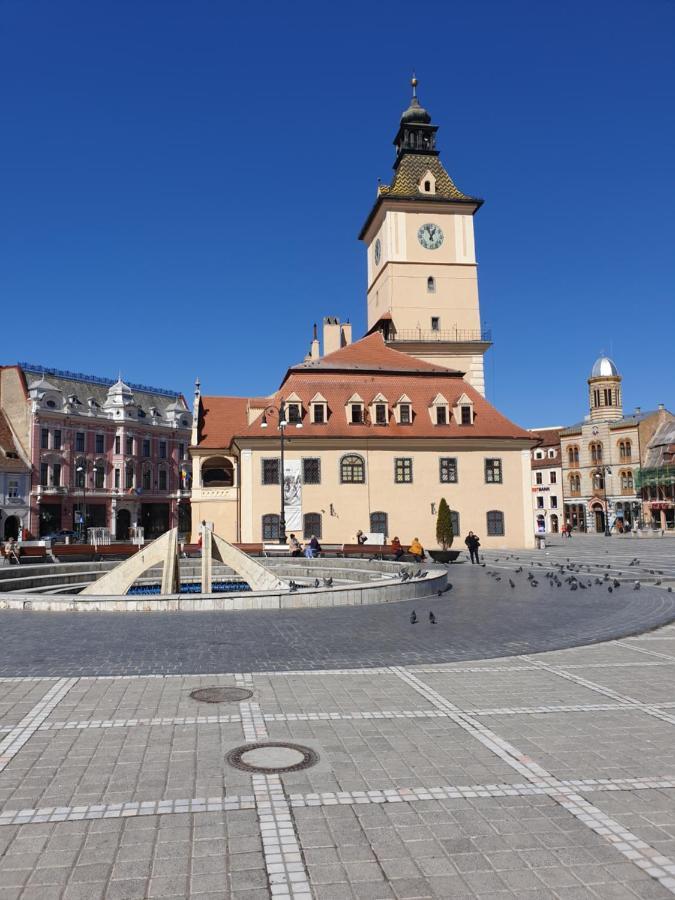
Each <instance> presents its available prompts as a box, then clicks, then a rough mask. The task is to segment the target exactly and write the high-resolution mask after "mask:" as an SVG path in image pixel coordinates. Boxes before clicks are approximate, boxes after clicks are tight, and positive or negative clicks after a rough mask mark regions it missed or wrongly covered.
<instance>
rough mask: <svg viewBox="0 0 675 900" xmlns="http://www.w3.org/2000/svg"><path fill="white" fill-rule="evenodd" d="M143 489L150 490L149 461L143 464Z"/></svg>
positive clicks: (150, 467) (150, 471)
mask: <svg viewBox="0 0 675 900" xmlns="http://www.w3.org/2000/svg"><path fill="white" fill-rule="evenodd" d="M142 484H143V490H144V491H149V490H152V466H151V465H150V464H149V463H146V464H145V465H144V466H143V481H142Z"/></svg>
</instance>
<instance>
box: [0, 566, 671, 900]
mask: <svg viewBox="0 0 675 900" xmlns="http://www.w3.org/2000/svg"><path fill="white" fill-rule="evenodd" d="M492 565H493V566H497V565H499V566H500V567H501V568H502V569H503V570H505V571H506V572H507V573H508V571H509V569H513V568H515V567H517V565H518V563H517V561H516V560H515V559H513V558H510V559H509V558H507V557H506V556H505V557H504V559H503V560H494V561H493V562H492ZM472 577H473V578H474V579H475V580H476V583H477V584H480V583H481V579H486V578H489V577H491V576H488V575H487V574H486V573H485V572H480V573H478V572H476V573H475V574H474V575H472ZM507 577H508V576H507ZM493 580H494V579H493ZM662 593H663V591H662ZM648 603H651V601H648ZM400 608H401V609H402V610H404V611H405V608H406V607H405V604H401V605H400ZM645 608H647V607H645ZM636 609H637V607H636ZM375 612H377V610H376V611H375ZM369 614H370V613H369ZM504 614H505V615H507V614H508V613H507V612H505V613H504ZM226 616H227V614H226ZM33 621H35V622H37V623H38V627H39V623H40V620H39V619H38V620H33ZM62 621H64V623H65V626H66V630H67V629H68V627H69V624H68V622H67V621H66V620H62ZM90 621H92V622H93V620H90ZM99 621H100V622H102V621H104V620H99ZM174 621H175V620H174ZM225 621H226V622H227V621H228V620H227V618H225ZM232 621H233V620H232ZM56 624H57V625H58V623H56ZM85 624H86V623H85ZM425 624H426V623H425ZM50 627H52V626H50ZM77 627H78V628H80V627H81V625H80V624H78V626H77ZM92 627H94V628H95V629H96V628H98V627H99V625H98V623H96V622H94V623H93V626H92ZM408 627H411V626H408ZM427 627H428V626H427ZM495 627H497V626H495ZM479 630H480V629H479ZM415 639H416V640H418V638H415ZM259 640H260V641H261V642H262V643H263V644H264V641H265V634H264V633H261V634H260V637H259ZM419 640H421V638H419ZM466 640H467V636H466V635H464V636H463V637H462V641H463V642H465V641H466ZM482 640H483V639H482V637H480V636H479V638H478V641H477V646H478V647H481V646H483V644H482ZM448 641H449V645H450V643H451V638H448ZM259 659H260V657H257V658H256V659H254V660H252V662H254V663H255V662H256V661H258V660H259ZM223 662H224V663H225V664H224V665H223V667H222V670H221V671H220V672H215V673H214V674H208V673H198V672H187V673H185V674H181V673H176V674H171V673H167V672H152V671H149V669H151V665H149V664H148V661H147V660H146V661H145V662H144V663H143V661H142V660H141V659H139V660H137V661H136V662H135V663H134V666H133V667H131V670H130V671H127V672H120V671H118V670H117V668H116V667H114V666H111V668H112V669H113V671H105V667H104V666H103V667H102V670H101V671H100V672H99V673H81V674H78V672H77V671H76V670H77V660H76V659H73V666H72V669H70V670H65V671H63V672H62V674H52V675H46V674H45V671H44V669H45V668H48V666H49V664H40V663H39V662H33V663H32V669H33V671H32V673H24V674H22V675H18V674H14V675H12V674H9V673H8V674H7V675H6V676H5V678H6V680H4V681H0V729H1V730H0V900H31V898H35V900H38V898H39V900H43V898H55V900H56V898H58V900H71V898H73V900H75V898H82V900H89V898H104V900H108V898H110V900H115V898H119V900H123V898H126V900H136V898H138V900H145V898H155V897H187V898H204V900H207V898H210V900H216V898H219V900H221V898H228V900H262V898H305V900H308V898H317V900H324V898H325V900H329V898H335V900H343V898H355V900H361V898H363V900H386V898H393V900H399V898H401V900H403V898H405V900H413V898H417V900H419V898H450V897H452V898H462V897H466V898H475V897H481V898H482V897H486V898H492V897H494V898H495V900H496V898H506V897H514V898H516V897H517V898H530V900H537V898H549V897H550V898H559V900H573V898H597V900H606V898H628V900H630V898H645V900H646V898H659V897H668V896H673V895H674V894H675V757H674V755H673V746H674V745H675V741H674V735H675V731H674V729H675V626H673V625H664V626H663V627H661V628H659V629H658V630H656V631H647V632H644V633H637V634H632V635H627V634H624V635H622V636H620V637H617V638H616V639H614V640H609V641H606V642H604V643H598V644H592V645H588V646H583V645H576V646H571V647H569V648H568V649H558V650H550V649H547V648H546V645H545V646H544V652H541V653H538V652H536V648H534V647H533V646H532V642H531V641H530V642H529V643H528V646H527V648H524V649H523V650H521V651H519V650H518V648H517V647H514V648H513V650H512V655H510V656H495V657H493V658H488V659H484V658H481V656H480V653H477V654H476V655H475V656H473V657H472V658H464V655H462V658H460V659H454V660H452V659H450V660H447V661H439V659H438V655H437V652H436V649H435V648H434V647H430V648H428V650H427V651H425V652H420V653H419V654H417V655H416V661H415V663H414V664H400V663H399V664H388V665H382V664H381V659H380V657H379V654H378V652H377V647H374V655H373V657H372V658H369V659H366V660H364V665H363V666H361V667H354V666H352V667H343V668H331V667H330V666H329V667H326V668H319V667H318V666H317V667H309V668H307V669H305V670H289V669H288V668H281V669H278V670H274V669H270V668H266V669H265V671H260V670H259V669H258V668H257V667H256V666H255V665H252V666H251V667H250V669H246V670H242V671H240V670H232V671H228V669H227V666H226V662H227V659H226V658H224V659H223ZM141 663H143V669H144V670H143V671H137V669H139V668H140V667H141ZM223 686H225V687H237V688H240V689H243V690H245V691H250V692H251V696H250V697H247V698H245V699H243V700H241V701H239V702H225V703H214V704H210V703H203V702H198V701H196V700H195V699H193V698H192V697H191V696H190V693H191V692H192V691H194V690H195V689H197V688H203V687H223ZM269 742H281V743H284V744H286V743H288V744H291V745H300V746H302V747H306V748H309V749H310V750H312V751H314V752H315V753H316V754H317V755H318V760H317V761H316V763H315V764H310V765H309V767H306V768H299V769H297V770H294V771H288V772H283V771H281V772H279V773H277V772H276V771H275V770H274V769H271V770H269V772H268V773H265V772H258V773H256V772H255V771H254V772H251V771H247V770H245V768H236V767H234V766H233V765H231V764H230V763H229V762H228V760H227V754H228V753H229V752H230V751H232V750H234V749H235V748H237V747H241V746H242V745H247V744H251V743H262V744H266V743H269ZM244 758H245V757H244ZM310 763H311V760H310Z"/></svg>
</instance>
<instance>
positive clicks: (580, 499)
mask: <svg viewBox="0 0 675 900" xmlns="http://www.w3.org/2000/svg"><path fill="white" fill-rule="evenodd" d="M621 381H622V379H621V375H620V373H619V370H618V368H617V366H616V365H615V363H614V361H613V360H611V359H610V358H609V357H607V356H601V357H599V358H598V359H596V361H595V363H594V364H593V368H592V369H591V374H590V377H589V378H588V405H589V414H588V415H587V416H586V418H585V419H584V420H583V421H582V422H579V423H577V424H576V425H572V426H570V427H568V428H564V429H563V430H562V431H561V432H560V446H561V455H562V467H563V494H564V519H565V524H567V523H570V524H571V525H572V528H574V529H575V530H577V531H589V532H596V533H603V532H604V533H606V534H607V533H610V534H611V533H612V532H613V531H618V532H621V531H624V530H628V529H632V528H633V527H634V526H635V525H636V524H639V523H642V522H643V521H645V520H651V518H652V517H651V515H650V512H649V509H648V508H643V504H642V498H641V496H640V494H639V493H638V482H639V478H640V470H641V467H643V466H644V465H645V463H646V460H647V455H648V448H649V446H650V443H651V442H652V440H653V438H654V436H655V434H656V432H657V430H658V429H659V428H660V427H661V426H663V425H664V423H668V422H673V421H675V418H674V417H673V415H672V414H671V413H670V412H668V410H666V409H665V407H664V406H663V404H661V405H660V406H659V407H658V409H656V410H648V411H644V412H643V411H642V409H640V407H636V409H635V410H634V411H633V413H630V414H625V413H624V410H623V399H622V395H621Z"/></svg>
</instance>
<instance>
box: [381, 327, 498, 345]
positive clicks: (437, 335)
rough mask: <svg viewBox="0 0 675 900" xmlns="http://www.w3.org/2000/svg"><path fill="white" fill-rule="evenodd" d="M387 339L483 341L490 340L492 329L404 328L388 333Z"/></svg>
mask: <svg viewBox="0 0 675 900" xmlns="http://www.w3.org/2000/svg"><path fill="white" fill-rule="evenodd" d="M387 340H388V341H390V342H392V341H394V342H409V343H412V342H413V341H428V342H431V341H435V342H438V343H448V342H449V343H457V344H459V343H462V344H466V343H485V342H490V341H492V331H491V330H490V329H489V328H475V329H471V328H452V329H450V330H446V331H441V330H438V331H436V330H433V329H431V328H429V329H425V328H408V329H406V328H404V329H401V330H400V331H397V332H395V333H392V334H390V335H389V336H388V337H387Z"/></svg>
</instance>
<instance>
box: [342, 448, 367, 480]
mask: <svg viewBox="0 0 675 900" xmlns="http://www.w3.org/2000/svg"><path fill="white" fill-rule="evenodd" d="M365 480H366V464H365V462H364V461H363V457H362V456H357V454H356V453H351V454H349V455H348V456H343V457H342V459H341V460H340V481H341V482H342V483H343V484H364V483H365Z"/></svg>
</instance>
